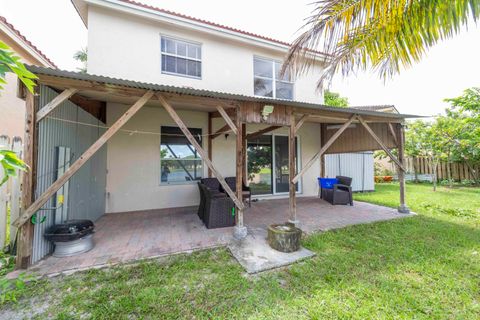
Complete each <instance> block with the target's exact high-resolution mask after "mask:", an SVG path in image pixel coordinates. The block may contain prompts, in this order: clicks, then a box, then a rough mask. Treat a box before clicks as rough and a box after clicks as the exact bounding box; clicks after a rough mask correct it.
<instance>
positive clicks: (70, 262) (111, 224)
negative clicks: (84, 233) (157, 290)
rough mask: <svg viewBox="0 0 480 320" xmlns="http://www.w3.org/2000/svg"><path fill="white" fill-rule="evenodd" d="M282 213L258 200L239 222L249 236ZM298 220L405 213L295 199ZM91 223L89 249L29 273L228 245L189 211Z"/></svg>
mask: <svg viewBox="0 0 480 320" xmlns="http://www.w3.org/2000/svg"><path fill="white" fill-rule="evenodd" d="M287 212H288V199H278V200H263V201H258V202H254V203H252V207H251V208H247V210H246V211H245V219H244V220H245V224H246V225H247V227H248V228H249V230H250V231H249V232H251V233H258V230H261V229H265V228H266V226H267V225H269V224H272V223H280V222H284V221H286V219H287ZM297 216H298V219H299V220H300V223H301V226H300V227H301V228H302V229H303V230H304V231H305V232H307V233H310V232H313V231H326V230H329V229H335V228H341V227H345V226H348V225H354V224H361V223H370V222H375V221H382V220H390V219H395V218H399V217H405V216H408V215H405V214H399V213H397V211H396V210H395V209H391V208H386V207H382V206H377V205H372V204H368V203H363V202H355V203H354V206H353V207H350V206H332V205H330V204H329V203H326V202H324V201H322V200H320V199H318V198H298V199H297ZM95 225H96V233H95V235H94V240H95V247H94V248H93V249H92V250H91V251H89V252H87V253H84V254H81V255H78V256H75V257H67V258H55V257H52V256H50V257H47V258H46V259H44V260H42V261H40V262H39V263H37V264H36V265H34V266H32V268H31V270H32V271H34V272H36V273H37V274H39V275H45V274H58V273H62V272H69V271H75V270H82V269H88V268H92V267H101V266H105V265H109V264H115V263H120V262H129V261H134V260H139V259H145V258H152V257H158V256H163V255H169V254H174V253H180V252H188V251H191V250H197V249H204V248H212V247H216V246H223V245H226V244H228V242H229V241H232V228H222V229H210V230H209V229H207V228H205V226H204V225H203V224H202V222H201V220H200V219H199V218H198V216H197V215H196V208H193V207H190V208H175V209H168V210H150V211H138V212H126V213H113V214H106V215H104V216H103V217H102V218H100V219H99V220H98V221H97V222H96V223H95Z"/></svg>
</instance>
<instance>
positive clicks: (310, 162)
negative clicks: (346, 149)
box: [292, 115, 357, 183]
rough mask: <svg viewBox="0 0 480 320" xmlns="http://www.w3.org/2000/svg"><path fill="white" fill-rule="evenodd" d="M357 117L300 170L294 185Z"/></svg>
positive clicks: (338, 131)
mask: <svg viewBox="0 0 480 320" xmlns="http://www.w3.org/2000/svg"><path fill="white" fill-rule="evenodd" d="M356 117H357V116H356V115H353V116H351V117H350V119H349V120H348V121H347V122H345V123H344V124H343V125H342V126H341V127H340V129H338V130H337V132H335V133H334V134H333V136H331V137H330V139H329V140H328V141H327V142H326V143H325V144H324V145H323V147H322V148H321V149H320V151H318V152H317V153H316V154H315V155H314V156H313V157H312V158H311V159H310V160H309V161H308V162H307V164H306V165H305V166H304V167H303V168H302V170H300V172H299V173H298V174H297V175H296V176H295V178H293V179H292V182H293V183H297V182H298V180H300V177H301V176H302V175H304V174H305V172H307V170H308V169H309V168H310V167H311V166H312V164H313V163H314V162H315V160H317V158H318V157H321V156H322V155H323V154H324V153H325V152H326V151H327V150H328V148H330V146H331V145H332V144H333V143H334V142H335V140H337V139H338V137H339V136H340V135H341V134H342V133H343V131H345V130H347V128H348V126H349V125H350V124H351V123H352V122H353V121H354V120H355V118H356Z"/></svg>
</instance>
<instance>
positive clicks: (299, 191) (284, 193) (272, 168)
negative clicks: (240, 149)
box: [245, 133, 303, 198]
mask: <svg viewBox="0 0 480 320" xmlns="http://www.w3.org/2000/svg"><path fill="white" fill-rule="evenodd" d="M265 136H271V137H272V139H271V141H272V155H271V157H270V159H271V161H272V162H271V164H270V165H271V170H272V193H266V194H258V195H254V196H255V197H258V198H267V197H271V196H279V195H288V193H289V192H288V191H285V192H277V183H276V181H275V179H276V170H275V164H276V158H275V137H277V136H281V137H287V138H288V134H284V133H271V134H265ZM295 138H296V140H297V141H296V145H297V150H296V152H297V153H296V154H297V158H296V162H297V172H299V171H300V170H301V169H302V168H301V163H302V161H301V160H302V159H301V158H302V157H301V152H300V151H301V148H300V136H295ZM245 157H247V153H246V152H245ZM246 161H247V163H248V157H247V158H246ZM247 168H248V166H247ZM289 170H290V168H289ZM247 174H248V172H247ZM302 191H303V190H302V179H300V180H299V181H298V190H297V191H296V192H295V193H296V194H301V193H302Z"/></svg>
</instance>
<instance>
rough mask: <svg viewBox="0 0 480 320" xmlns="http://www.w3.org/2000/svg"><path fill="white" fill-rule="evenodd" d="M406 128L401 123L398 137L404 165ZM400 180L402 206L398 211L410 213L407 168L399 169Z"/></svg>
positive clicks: (399, 151) (399, 150)
mask: <svg viewBox="0 0 480 320" xmlns="http://www.w3.org/2000/svg"><path fill="white" fill-rule="evenodd" d="M404 152H405V129H404V128H403V125H401V124H400V135H399V137H398V159H399V161H400V163H401V164H402V165H403V163H404V161H405V154H404ZM398 182H399V184H400V206H399V207H398V212H400V213H410V209H409V208H408V207H407V205H406V204H405V169H403V168H400V166H399V169H398Z"/></svg>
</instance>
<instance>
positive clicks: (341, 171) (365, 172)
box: [325, 152, 375, 191]
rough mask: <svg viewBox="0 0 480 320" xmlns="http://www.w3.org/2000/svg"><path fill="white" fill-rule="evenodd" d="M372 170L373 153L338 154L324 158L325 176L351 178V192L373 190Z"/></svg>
mask: <svg viewBox="0 0 480 320" xmlns="http://www.w3.org/2000/svg"><path fill="white" fill-rule="evenodd" d="M373 169H374V168H373V152H363V153H338V154H328V155H326V156H325V173H326V176H327V177H328V178H335V176H347V177H351V178H353V180H352V189H353V191H373V190H375V184H374V173H373Z"/></svg>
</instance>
